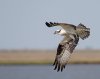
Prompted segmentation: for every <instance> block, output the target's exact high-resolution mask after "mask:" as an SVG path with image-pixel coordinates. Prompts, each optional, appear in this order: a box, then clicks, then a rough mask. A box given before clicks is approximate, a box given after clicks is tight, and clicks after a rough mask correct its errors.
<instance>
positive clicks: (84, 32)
mask: <svg viewBox="0 0 100 79" xmlns="http://www.w3.org/2000/svg"><path fill="white" fill-rule="evenodd" d="M45 24H46V25H47V26H48V27H53V26H61V27H62V28H63V29H64V30H65V31H66V32H68V33H71V34H75V35H78V36H79V37H80V38H81V39H83V40H84V39H86V38H88V36H89V35H90V28H86V26H84V25H83V24H81V23H80V24H79V25H78V26H75V25H73V24H67V23H55V22H54V23H53V22H46V23H45Z"/></svg>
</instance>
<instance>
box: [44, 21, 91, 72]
mask: <svg viewBox="0 0 100 79" xmlns="http://www.w3.org/2000/svg"><path fill="white" fill-rule="evenodd" d="M45 24H46V25H47V26H48V27H53V26H61V27H62V28H63V29H60V30H57V31H55V32H54V34H58V35H61V36H64V38H63V40H62V41H61V42H60V43H59V45H58V48H57V54H56V58H55V61H54V63H53V65H54V66H55V68H54V70H56V69H57V71H60V70H61V71H63V69H64V68H65V66H66V64H67V63H68V60H69V58H70V56H71V54H72V53H73V50H74V49H75V47H76V46H77V44H78V42H79V37H80V38H81V39H83V40H84V39H86V38H87V37H88V36H89V35H90V28H86V26H84V25H83V24H79V25H78V26H75V25H72V24H66V23H52V22H50V23H48V22H46V23H45Z"/></svg>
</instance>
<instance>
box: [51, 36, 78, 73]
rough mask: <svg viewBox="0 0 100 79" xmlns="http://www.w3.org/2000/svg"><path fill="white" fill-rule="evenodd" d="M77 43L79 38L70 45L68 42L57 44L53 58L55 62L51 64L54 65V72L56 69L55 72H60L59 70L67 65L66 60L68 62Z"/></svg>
mask: <svg viewBox="0 0 100 79" xmlns="http://www.w3.org/2000/svg"><path fill="white" fill-rule="evenodd" d="M78 41H79V37H78V38H75V41H74V42H72V43H71V44H69V43H68V42H65V43H63V44H62V45H61V44H59V46H58V48H57V54H56V58H55V61H54V64H53V65H55V68H54V70H56V69H57V71H60V70H61V71H63V69H64V68H65V66H66V64H67V63H68V60H69V58H70V56H71V54H72V52H73V50H74V49H75V47H76V46H77V44H78Z"/></svg>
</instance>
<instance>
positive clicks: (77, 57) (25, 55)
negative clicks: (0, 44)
mask: <svg viewBox="0 0 100 79" xmlns="http://www.w3.org/2000/svg"><path fill="white" fill-rule="evenodd" d="M55 55H56V51H43V50H42V51H40V50H39V51H35V50H31V51H28V50H23V51H22V50H20V51H18V50H12V51H4V50H3V51H0V64H51V63H53V61H54V59H55ZM69 63H71V64H74V63H75V64H78V63H100V50H77V51H74V53H73V54H72V56H71V58H70V61H69Z"/></svg>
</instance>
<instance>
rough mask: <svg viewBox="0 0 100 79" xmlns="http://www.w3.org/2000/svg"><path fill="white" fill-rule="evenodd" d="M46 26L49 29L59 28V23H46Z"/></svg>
mask: <svg viewBox="0 0 100 79" xmlns="http://www.w3.org/2000/svg"><path fill="white" fill-rule="evenodd" d="M45 24H46V25H47V27H53V26H57V25H59V23H55V22H54V23H53V22H46V23H45Z"/></svg>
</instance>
